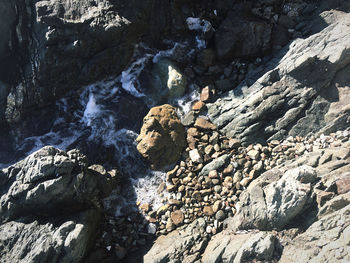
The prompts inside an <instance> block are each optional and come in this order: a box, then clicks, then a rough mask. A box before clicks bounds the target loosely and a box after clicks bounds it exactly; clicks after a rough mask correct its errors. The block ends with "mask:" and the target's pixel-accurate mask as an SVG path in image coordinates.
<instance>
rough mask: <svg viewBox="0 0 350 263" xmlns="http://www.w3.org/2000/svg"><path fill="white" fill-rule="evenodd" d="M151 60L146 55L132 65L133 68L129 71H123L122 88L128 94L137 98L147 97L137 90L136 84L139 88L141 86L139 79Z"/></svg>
mask: <svg viewBox="0 0 350 263" xmlns="http://www.w3.org/2000/svg"><path fill="white" fill-rule="evenodd" d="M149 58H150V55H149V54H146V55H145V56H144V57H142V58H140V59H138V60H137V61H136V62H134V63H132V64H131V66H130V67H129V68H128V69H127V70H125V71H123V72H122V75H121V79H120V81H121V83H122V88H123V89H124V90H125V91H126V92H128V93H129V94H131V95H133V96H135V97H137V98H141V97H145V94H143V93H141V92H139V91H138V90H137V87H135V84H136V85H137V86H140V83H139V81H138V77H139V75H140V73H141V71H142V70H143V69H144V68H145V63H146V61H147V60H148V59H149Z"/></svg>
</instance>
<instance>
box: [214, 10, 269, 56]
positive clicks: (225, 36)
mask: <svg viewBox="0 0 350 263" xmlns="http://www.w3.org/2000/svg"><path fill="white" fill-rule="evenodd" d="M242 13H243V12H242ZM242 13H241V12H233V11H231V12H229V13H228V15H227V17H226V19H225V20H224V21H223V23H222V24H221V25H220V27H219V28H218V30H217V32H216V33H215V46H216V52H217V55H218V59H219V60H223V61H232V59H234V58H242V57H244V58H247V57H254V56H259V55H261V54H262V53H263V52H265V51H267V50H268V49H269V47H270V38H271V26H270V25H269V24H268V23H266V22H265V21H263V20H259V19H249V18H247V17H244V16H243V15H242Z"/></svg>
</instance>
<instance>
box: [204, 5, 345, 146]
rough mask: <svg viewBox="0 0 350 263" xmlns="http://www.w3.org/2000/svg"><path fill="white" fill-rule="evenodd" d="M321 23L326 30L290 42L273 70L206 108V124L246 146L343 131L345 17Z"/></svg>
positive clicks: (326, 15)
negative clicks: (239, 140) (208, 118)
mask: <svg viewBox="0 0 350 263" xmlns="http://www.w3.org/2000/svg"><path fill="white" fill-rule="evenodd" d="M321 17H322V19H323V20H324V21H326V22H328V23H329V25H328V26H327V27H326V28H325V29H323V30H322V31H321V32H319V33H317V34H315V35H312V36H311V37H309V38H307V39H298V40H295V41H294V42H293V43H292V44H291V45H290V46H289V50H288V52H287V53H286V54H285V55H284V57H283V58H282V59H281V61H280V62H279V64H278V66H276V67H275V68H274V69H273V70H271V71H269V72H267V73H266V74H265V75H263V76H262V77H261V78H259V79H258V80H257V81H256V83H254V84H253V85H251V86H250V87H248V86H244V85H243V84H242V85H241V86H240V87H239V88H237V89H236V90H234V91H232V92H229V93H228V94H227V95H226V96H224V97H223V98H221V99H219V100H218V101H217V102H215V103H213V104H211V105H207V106H208V111H209V116H210V118H211V120H212V121H213V123H214V124H215V125H217V126H218V128H219V129H221V130H222V131H223V132H224V133H226V135H227V136H229V137H238V138H240V139H241V141H242V143H243V144H244V145H248V144H249V143H253V142H258V141H260V142H266V140H273V139H282V138H283V136H287V135H293V136H295V135H299V136H305V135H307V134H308V133H310V132H316V131H320V130H321V131H320V132H334V131H336V130H339V129H343V128H345V127H346V123H347V119H348V117H349V105H348V103H347V102H348V101H349V100H350V97H349V94H350V91H349V87H348V85H347V83H349V81H350V79H349V75H348V74H347V73H346V72H348V71H349V67H350V66H349V65H350V54H349V49H350V38H349V32H350V15H349V14H347V13H343V12H341V11H327V12H324V13H322V14H321ZM335 17H336V18H335ZM239 94H240V95H239Z"/></svg>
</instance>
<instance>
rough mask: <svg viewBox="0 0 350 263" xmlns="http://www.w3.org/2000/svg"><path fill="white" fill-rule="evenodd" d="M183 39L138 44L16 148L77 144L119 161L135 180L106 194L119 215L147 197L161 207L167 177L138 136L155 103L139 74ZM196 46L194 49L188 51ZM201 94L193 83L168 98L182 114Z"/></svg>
mask: <svg viewBox="0 0 350 263" xmlns="http://www.w3.org/2000/svg"><path fill="white" fill-rule="evenodd" d="M201 41H202V40H201ZM184 45H187V43H172V46H171V47H170V48H169V49H167V50H162V51H157V50H152V49H150V48H148V47H147V46H145V45H143V44H140V45H139V49H140V50H141V51H139V52H135V54H136V55H135V56H134V58H133V62H132V63H130V65H129V67H127V68H126V70H125V71H123V72H122V73H121V74H120V75H119V76H116V77H112V78H109V79H106V80H104V81H101V82H97V83H94V84H92V85H88V86H85V87H83V88H81V89H80V90H78V91H73V92H71V93H70V94H68V95H67V96H66V97H65V98H63V99H61V100H59V101H58V102H57V103H56V105H55V107H56V108H55V111H56V112H57V117H56V119H55V121H54V124H53V126H52V128H51V130H50V131H49V132H48V133H46V134H44V135H40V136H32V137H28V138H25V139H24V140H23V141H22V142H21V143H20V144H18V146H17V151H18V152H21V153H23V155H24V156H27V155H29V154H31V153H33V152H34V151H36V150H39V149H40V148H42V147H43V146H45V145H52V146H54V147H56V148H59V149H62V150H65V151H67V150H70V149H73V148H79V149H81V150H82V151H83V152H84V153H86V154H87V155H88V157H89V158H90V160H94V161H95V162H97V163H101V164H103V165H105V166H107V168H111V167H113V166H114V167H115V166H116V167H118V169H119V170H120V171H121V173H122V174H123V175H124V176H126V177H128V178H129V179H130V182H131V184H130V185H129V186H127V187H125V189H122V192H120V193H117V192H114V194H112V195H111V196H110V197H108V198H106V200H105V206H106V207H107V208H108V209H109V210H112V211H113V213H114V214H115V215H116V216H120V215H123V214H127V213H129V212H130V210H132V209H135V202H137V201H139V202H141V203H145V202H147V203H149V204H151V205H152V206H153V209H157V208H158V207H159V206H161V205H162V200H161V199H160V198H159V196H158V194H157V188H158V185H159V184H160V183H161V182H163V181H165V173H164V172H161V171H152V170H150V169H149V168H148V165H147V164H145V162H144V160H143V159H142V158H141V156H140V154H139V153H138V152H137V149H136V141H135V140H136V138H137V136H138V133H137V132H138V131H139V129H140V127H141V124H142V119H143V116H145V115H146V113H147V112H148V109H149V108H150V107H151V106H154V104H155V103H154V102H152V101H151V100H150V99H149V97H148V96H147V95H148V94H147V90H145V89H144V88H143V87H142V83H140V80H139V77H140V74H141V72H142V71H143V70H144V69H145V67H146V66H147V65H149V63H156V62H158V61H159V60H160V59H161V58H163V57H171V56H172V55H173V53H174V52H176V50H177V49H178V48H179V47H183V46H184ZM193 52H195V50H192V51H191V52H190V53H192V54H193ZM189 55H191V54H189ZM198 98H199V92H198V88H196V87H195V86H193V85H190V87H189V91H188V94H187V95H185V96H184V97H182V98H177V99H175V100H173V101H169V103H170V104H172V105H174V106H178V107H179V109H178V113H179V115H180V116H181V115H184V114H186V113H187V112H188V111H189V110H190V107H191V103H192V102H193V100H195V99H198ZM111 149H113V150H111ZM106 156H109V157H108V158H106ZM106 159H107V161H106V163H104V161H105V160H106ZM17 161H18V160H17ZM5 166H7V164H1V163H0V167H5Z"/></svg>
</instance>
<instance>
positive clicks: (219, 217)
mask: <svg viewBox="0 0 350 263" xmlns="http://www.w3.org/2000/svg"><path fill="white" fill-rule="evenodd" d="M215 218H216V219H217V220H218V221H223V220H224V219H225V218H226V215H225V213H224V211H222V210H219V211H217V212H216V214H215Z"/></svg>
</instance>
